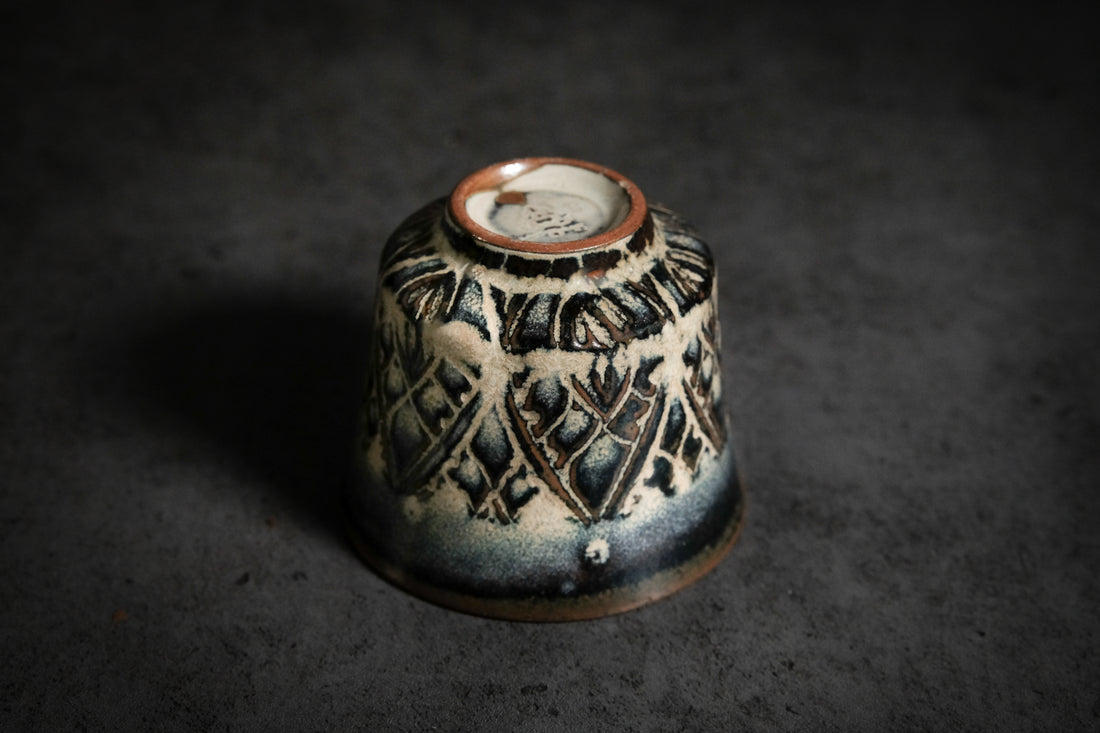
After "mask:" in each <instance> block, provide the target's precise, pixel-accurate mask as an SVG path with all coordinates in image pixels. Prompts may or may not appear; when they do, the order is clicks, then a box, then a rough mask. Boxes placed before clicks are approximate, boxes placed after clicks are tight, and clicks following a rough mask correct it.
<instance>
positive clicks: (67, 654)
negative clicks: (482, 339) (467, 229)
mask: <svg viewBox="0 0 1100 733" xmlns="http://www.w3.org/2000/svg"><path fill="white" fill-rule="evenodd" d="M30 8H31V6H30V5H29V4H27V5H26V7H25V8H23V9H20V8H19V7H17V8H16V9H9V10H7V11H5V23H4V27H5V30H4V31H3V33H4V34H5V36H7V38H8V40H7V41H6V42H5V43H4V44H3V52H2V53H3V79H4V89H5V95H4V96H5V99H6V102H5V105H4V106H5V110H4V112H3V113H2V114H0V119H2V120H3V128H2V134H3V140H4V143H3V184H2V185H3V189H2V190H3V203H2V206H3V209H2V211H3V217H2V229H0V237H2V243H0V247H2V251H0V267H2V270H0V482H2V488H0V620H2V624H0V729H3V730H6V731H7V730H32V729H37V730H84V729H90V730H134V729H146V730H215V729H217V730H221V729H227V730H248V729H253V730H341V729H361V730H372V731H376V730H410V731H423V730H468V731H475V730H476V731H495V730H500V731H506V730H532V731H556V730H582V729H583V730H632V731H658V730H661V731H663V730H707V731H711V730H812V731H821V730H890V729H892V730H1096V729H1097V728H1098V727H1100V684H1098V683H1100V656H1098V641H1100V639H1098V627H1100V621H1098V618H1100V593H1098V588H1097V571H1098V569H1100V531H1098V529H1097V526H1098V525H1097V522H1098V520H1100V507H1098V500H1097V490H1098V489H1100V461H1098V458H1097V453H1098V450H1097V447H1098V446H1100V429H1098V426H1100V391H1098V390H1100V387H1098V379H1097V375H1098V374H1100V348H1098V343H1100V327H1098V320H1100V319H1098V317H1097V308H1098V306H1100V288H1098V276H1100V247H1098V242H1097V236H1098V233H1100V201H1098V198H1100V197H1098V195H1097V194H1098V191H1100V188H1098V183H1100V155H1098V153H1100V150H1098V142H1097V140H1098V137H1097V130H1098V129H1100V125H1098V122H1100V109H1098V100H1097V92H1096V90H1097V89H1100V80H1098V69H1100V65H1098V62H1097V52H1096V50H1095V40H1094V38H1093V37H1092V34H1091V32H1090V31H1089V30H1088V25H1087V24H1086V22H1085V16H1084V15H1082V14H1074V13H1072V12H1070V11H1069V10H1067V9H1066V8H1064V7H1061V6H1051V5H1046V4H1044V5H1041V6H1040V5H1036V6H1035V7H1034V8H1031V9H1005V8H1003V7H1002V8H999V9H997V10H995V11H994V10H993V8H992V7H991V8H989V9H982V8H973V9H972V8H970V7H969V6H967V5H965V4H962V5H960V4H958V3H955V4H950V5H943V6H939V7H935V6H931V5H928V4H924V3H920V4H915V3H914V4H908V5H891V6H889V7H886V8H882V7H880V8H877V9H875V10H860V9H854V8H851V7H849V9H845V10H828V11H826V10H822V9H814V8H813V7H809V8H800V7H798V6H789V5H782V4H777V5H774V6H773V5H765V4H762V3H761V4H749V5H747V6H739V8H738V9H737V10H730V11H727V12H726V13H725V14H724V15H714V14H713V13H710V14H708V13H705V12H703V11H702V10H700V9H693V8H692V7H690V6H681V5H674V4H672V3H641V4H638V5H635V6H631V7H630V8H627V7H620V6H618V5H615V6H612V5H611V4H608V5H607V6H603V5H597V4H595V3H593V4H589V5H581V4H565V5H550V6H528V5H527V4H521V3H511V4H499V5H488V6H484V5H483V6H476V7H471V8H470V9H466V10H462V9H459V7H458V6H457V4H456V5H455V6H454V7H452V6H448V5H439V6H433V5H421V4H419V3H412V2H405V3H393V4H390V5H382V4H381V3H375V4H370V3H368V4H365V5H364V4H356V3H349V4H346V5H345V4H340V3H317V4H303V5H302V7H300V8H298V9H291V8H290V7H289V6H271V5H268V4H262V3H224V4H220V5H217V6H216V5H215V4H213V3H197V4H196V3H178V4H176V5H174V6H171V7H168V8H162V9H156V10H154V9H149V8H148V7H147V4H133V5H125V4H123V5H118V4H108V5H103V6H100V7H99V9H95V10H93V9H86V10H72V9H69V10H62V9H60V8H49V7H43V6H39V5H35V6H33V10H32V9H30ZM528 154H559V155H568V156H575V157H582V158H586V159H590V160H595V161H598V162H602V163H604V164H607V165H609V166H611V167H613V168H615V169H617V170H620V171H621V172H623V173H625V174H626V175H628V176H630V177H631V178H632V179H634V180H635V181H636V182H637V183H638V184H639V185H640V186H641V187H642V188H643V190H644V191H645V192H646V193H647V194H648V196H649V197H650V199H652V200H657V201H661V202H664V203H666V204H668V205H670V206H672V207H673V208H676V209H678V210H680V211H681V212H682V213H684V214H685V215H687V216H688V217H689V218H690V219H691V220H693V221H694V222H695V223H696V224H697V226H698V228H699V229H700V230H701V231H702V232H703V233H704V235H705V236H706V237H707V239H708V240H709V241H710V242H711V243H712V245H713V247H714V249H715V253H716V257H717V260H718V264H719V267H720V273H721V278H722V283H721V307H722V314H723V319H724V338H725V353H724V358H725V362H724V370H725V378H726V380H727V384H728V385H729V391H728V394H729V395H730V396H731V398H730V400H729V403H730V408H731V412H732V415H733V419H734V423H735V426H736V443H737V446H738V449H739V451H740V457H741V461H742V464H743V467H744V472H745V478H746V480H747V483H748V486H749V489H750V492H751V493H750V498H751V504H750V513H749V519H748V524H747V526H746V529H745V532H744V534H743V535H742V538H741V540H740V542H739V543H738V545H737V546H736V547H735V548H734V551H733V552H732V554H731V555H730V556H729V557H728V558H727V559H726V561H725V562H723V563H722V564H721V565H720V566H719V567H718V569H717V570H716V571H715V572H714V573H712V574H711V575H709V576H708V577H706V578H705V579H704V580H702V581H701V582H699V583H698V584H697V585H695V586H693V587H692V588H690V589H688V590H687V591H685V592H683V593H681V594H679V595H678V596H676V597H673V598H671V599H668V600H666V601H663V602H661V603H659V604H656V605H654V606H651V607H649V608H646V609H643V610H639V611H636V612H632V613H629V614H626V615H623V616H619V617H614V618H609V619H605V620H601V621H596V622H587V623H577V624H568V625H544V626H539V625H524V624H508V623H501V622H494V621H487V620H482V619H478V618H473V617H469V616H464V615H460V614H457V613H452V612H449V611H446V610H442V609H440V608H436V607H434V606H431V605H428V604H426V603H423V602H421V601H418V600H416V599H413V598H411V597H409V596H407V595H405V594H404V593H402V592H400V591H399V590H397V589H395V588H394V587H391V586H389V585H387V584H386V583H385V582H383V581H381V580H379V579H378V578H377V577H375V576H374V575H372V574H371V573H369V572H368V571H367V570H366V569H365V568H364V567H363V566H362V565H361V564H360V562H359V561H358V560H357V558H356V557H355V556H354V555H353V553H352V552H351V550H350V549H349V546H348V543H347V542H346V540H345V538H344V535H343V532H342V529H341V525H340V512H339V505H338V503H337V501H336V491H337V487H338V485H339V482H340V479H341V476H342V474H343V469H344V464H345V458H346V455H347V451H348V450H349V448H348V445H349V443H350V441H351V434H350V433H351V425H352V421H353V419H354V413H355V409H356V400H357V399H358V394H359V384H360V381H361V378H362V374H363V373H364V369H365V364H364V358H363V357H364V349H365V346H366V339H367V338H368V333H369V328H370V324H369V308H368V304H369V299H370V296H371V293H372V291H373V287H374V267H375V261H376V258H377V256H378V254H379V252H380V249H381V245H382V243H383V241H384V239H385V237H386V236H387V234H388V233H389V231H391V230H392V229H393V228H394V227H395V226H396V225H397V223H398V222H399V221H400V220H401V218H403V216H404V215H405V214H407V213H409V212H411V211H412V210H413V209H415V208H416V207H417V206H418V205H420V204H421V203H423V202H425V201H427V200H429V199H431V198H433V197H436V196H440V195H443V194H445V193H447V192H448V191H449V189H450V188H451V187H452V186H453V185H454V184H455V183H456V182H457V181H458V180H459V179H460V178H461V177H462V176H463V175H465V174H466V173H468V172H470V171H472V170H474V169H476V168H478V167H480V166H482V165H484V164H487V163H489V162H492V161H496V160H499V159H503V158H508V157H512V156H517V155H528Z"/></svg>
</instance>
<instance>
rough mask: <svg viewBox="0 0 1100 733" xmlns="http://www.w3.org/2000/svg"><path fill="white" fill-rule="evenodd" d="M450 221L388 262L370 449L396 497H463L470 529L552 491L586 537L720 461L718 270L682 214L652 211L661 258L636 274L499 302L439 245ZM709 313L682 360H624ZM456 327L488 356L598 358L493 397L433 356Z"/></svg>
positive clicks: (427, 226)
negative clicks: (693, 316)
mask: <svg viewBox="0 0 1100 733" xmlns="http://www.w3.org/2000/svg"><path fill="white" fill-rule="evenodd" d="M442 214H443V205H442V202H435V203H433V204H431V205H429V206H428V207H426V208H425V209H423V210H421V211H419V212H417V213H416V214H414V215H413V216H412V217H410V218H409V219H408V220H407V221H406V222H405V223H404V224H403V225H402V226H401V228H399V229H398V231H397V232H396V233H395V234H394V235H393V237H391V239H390V241H389V242H388V243H387V245H386V248H385V250H384V253H383V258H382V261H383V272H382V287H383V290H384V291H386V293H387V294H390V295H392V297H390V298H389V299H388V300H386V299H385V298H380V300H379V303H380V305H379V314H378V319H377V323H378V329H379V332H378V334H377V339H376V351H375V356H374V361H375V366H376V368H375V370H374V371H373V379H372V382H371V384H370V385H369V395H368V407H367V411H366V413H365V415H366V420H367V423H368V424H367V425H366V426H365V428H366V429H365V435H366V445H365V446H364V447H365V449H368V450H369V449H371V448H374V449H376V451H377V453H378V455H379V456H380V459H381V460H380V464H381V466H382V469H381V471H382V473H383V477H384V479H385V481H386V483H388V485H389V486H390V487H391V489H392V490H393V491H395V492H398V493H401V494H420V495H423V496H425V498H426V497H427V496H430V495H431V493H432V492H434V491H437V490H443V489H447V488H450V489H456V490H460V491H461V492H462V495H463V496H464V497H465V498H466V500H467V507H468V510H469V513H470V515H471V516H472V517H480V518H483V519H488V520H491V521H495V522H499V523H501V524H508V523H511V522H515V521H519V520H520V518H521V515H522V512H523V507H524V506H526V505H527V504H528V503H529V502H530V501H531V500H532V499H533V498H534V497H535V496H536V495H537V494H539V493H540V492H548V493H549V494H551V495H553V496H554V497H556V498H557V500H559V501H560V502H561V503H562V504H563V505H564V506H565V507H566V508H567V509H568V511H569V513H570V516H572V517H573V518H574V519H576V520H577V521H579V522H582V523H584V524H586V525H588V524H591V523H594V522H599V521H602V520H608V519H613V518H614V517H616V516H619V515H621V514H624V513H626V512H628V511H629V506H628V500H629V499H630V494H631V492H632V489H633V488H635V487H650V488H655V489H659V490H660V492H662V493H664V494H666V495H669V494H672V493H674V492H675V491H676V477H677V475H678V473H679V474H681V475H687V476H690V474H691V472H692V471H694V470H695V467H696V466H697V465H698V462H699V460H700V457H701V455H702V454H703V453H704V452H707V451H709V452H710V453H712V454H714V455H718V454H720V453H721V452H722V451H723V450H724V446H725V439H726V436H725V425H724V421H723V412H722V410H721V406H720V404H718V402H719V399H720V389H719V387H718V381H719V371H718V351H719V344H718V334H717V329H716V321H715V316H714V308H713V305H712V304H711V303H710V299H711V298H712V290H713V283H714V274H713V267H712V263H711V260H710V256H709V254H708V252H707V250H706V246H705V245H704V244H703V243H702V242H701V241H699V240H698V239H697V238H696V237H695V236H694V235H693V234H692V233H691V231H690V229H688V228H687V227H686V226H685V225H684V224H683V222H682V221H680V220H679V219H678V218H676V217H675V215H672V214H671V213H669V212H664V211H661V210H653V212H652V215H653V216H654V218H655V219H656V220H657V221H658V223H659V224H660V226H661V229H663V231H664V241H665V243H666V248H665V255H664V256H663V257H650V258H648V259H647V258H645V257H641V258H640V259H639V261H640V262H641V263H643V264H644V265H645V269H644V271H643V272H641V274H640V275H637V276H636V277H633V278H627V277H619V278H612V277H598V278H596V282H595V284H594V285H593V286H592V287H590V288H589V289H587V290H580V291H576V290H574V291H573V292H567V291H561V290H549V291H541V292H540V291H537V290H530V289H529V290H524V291H515V292H505V291H504V289H503V288H502V287H497V285H498V284H499V282H497V283H496V284H492V285H490V284H488V283H484V284H483V282H481V281H479V280H478V279H475V278H474V277H473V276H471V275H470V273H469V272H468V271H466V270H463V269H461V268H456V267H454V266H452V265H450V264H448V262H453V261H454V260H455V257H456V254H455V253H454V252H451V251H445V250H444V249H442V248H445V247H447V246H448V245H447V244H446V243H447V239H446V238H445V237H443V236H441V233H440V226H441V218H442ZM635 269H637V268H635ZM603 274H604V273H602V272H600V273H597V275H599V276H602V275H603ZM387 297H389V296H387ZM383 300H386V302H388V303H392V304H393V306H396V308H397V309H398V311H399V312H392V307H393V306H390V308H391V309H390V310H387V309H386V308H385V307H384V306H383V305H382V303H383ZM699 307H704V308H705V309H706V310H704V311H700V312H701V313H704V314H707V315H705V317H704V318H703V320H702V324H703V325H702V328H701V329H700V332H699V334H698V335H697V336H695V337H693V338H692V339H691V340H690V342H689V344H688V347H687V349H686V350H685V351H684V353H683V354H682V355H680V354H677V355H674V356H671V355H668V354H660V353H655V352H654V351H653V350H648V351H647V350H644V349H642V350H637V349H630V348H626V347H627V345H628V344H630V343H631V342H634V341H637V340H645V339H648V338H650V337H652V336H654V335H656V334H659V333H660V332H661V331H662V329H663V328H664V327H665V326H666V325H667V324H669V323H671V322H674V321H676V319H677V318H683V317H685V316H687V315H688V314H689V313H692V312H693V311H694V310H695V309H696V308H699ZM490 315H491V316H493V317H489V316H490ZM455 322H461V323H465V324H468V325H469V326H472V327H473V329H474V331H475V332H476V333H477V335H478V337H479V338H480V339H481V340H482V341H485V342H489V343H490V344H493V346H487V347H486V348H487V349H488V350H492V349H502V350H503V351H504V352H505V353H507V354H514V355H523V354H529V353H531V352H534V351H537V350H547V349H551V350H552V349H556V350H561V351H565V352H588V353H589V354H591V357H590V360H589V365H590V366H589V368H588V370H587V371H583V370H582V371H580V372H579V373H577V372H574V373H569V374H557V373H554V374H550V375H547V373H546V370H542V372H539V373H533V372H532V370H531V369H530V368H521V369H519V370H517V371H515V372H514V373H512V374H511V378H510V379H509V380H508V381H507V384H506V386H505V387H504V389H503V390H500V389H495V390H494V391H493V393H490V390H489V389H488V388H487V387H485V386H484V384H483V381H482V378H481V377H482V374H481V368H480V366H479V365H478V364H476V363H470V362H467V361H462V360H457V359H455V358H453V356H452V357H451V358H448V357H444V356H442V355H440V354H434V353H430V349H429V348H427V347H426V346H425V336H424V328H425V325H426V324H429V323H436V324H449V323H455ZM680 359H682V363H680V364H676V363H675V362H676V361H678V360H680Z"/></svg>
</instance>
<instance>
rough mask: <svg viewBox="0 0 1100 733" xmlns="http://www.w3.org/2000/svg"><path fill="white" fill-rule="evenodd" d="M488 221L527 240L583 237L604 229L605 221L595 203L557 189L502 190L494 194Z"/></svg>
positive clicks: (569, 239)
mask: <svg viewBox="0 0 1100 733" xmlns="http://www.w3.org/2000/svg"><path fill="white" fill-rule="evenodd" d="M516 194H518V196H517V195H516ZM489 221H490V222H491V223H492V225H493V228H494V229H496V230H497V231H499V232H501V233H502V234H505V235H507V236H509V237H511V238H512V239H520V240H524V241H527V242H568V241H575V240H577V239H584V238H585V237H592V236H595V235H597V234H599V233H600V232H602V231H604V230H605V229H606V228H607V224H608V223H609V222H608V217H607V216H605V215H604V212H603V210H602V209H600V207H599V206H597V205H596V204H595V203H593V202H592V201H589V200H588V199H586V198H584V197H583V196H577V195H576V194H570V193H564V192H561V191H528V192H526V193H522V192H519V191H506V192H504V193H502V194H500V195H499V196H497V197H496V200H495V201H494V203H493V207H492V208H491V209H490V210H489Z"/></svg>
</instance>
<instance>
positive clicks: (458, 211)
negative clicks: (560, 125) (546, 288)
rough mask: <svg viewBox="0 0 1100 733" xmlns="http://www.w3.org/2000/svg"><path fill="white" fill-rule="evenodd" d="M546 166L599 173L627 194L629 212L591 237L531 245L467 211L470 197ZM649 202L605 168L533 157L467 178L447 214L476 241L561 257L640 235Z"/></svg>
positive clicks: (623, 178) (631, 184) (496, 165)
mask: <svg viewBox="0 0 1100 733" xmlns="http://www.w3.org/2000/svg"><path fill="white" fill-rule="evenodd" d="M544 165H565V166H572V167H575V168H583V169H585V170H589V171H593V172H595V173H599V174H600V175H602V176H604V177H605V178H608V179H610V180H611V181H613V182H615V183H616V184H618V185H619V186H620V187H621V188H622V189H623V190H624V192H625V193H626V194H627V197H628V201H629V204H628V206H629V209H628V211H627V213H626V216H625V217H624V218H623V220H622V221H621V222H619V223H618V224H617V225H615V226H614V227H612V228H611V229H608V230H606V231H603V232H600V233H599V234H596V235H594V236H591V237H584V238H582V239H573V240H569V241H562V242H532V241H528V240H525V239H515V238H512V237H509V236H506V235H504V234H499V233H497V232H494V231H492V230H490V229H488V228H486V227H484V226H482V225H481V224H479V223H478V222H477V221H475V220H474V218H473V217H472V216H470V214H469V212H468V211H467V210H466V201H467V199H469V198H470V197H471V196H473V195H474V194H476V193H479V192H481V191H491V190H493V189H495V188H499V187H500V186H502V185H503V184H505V183H507V182H508V181H510V180H512V179H514V178H517V177H518V176H520V175H523V174H525V173H530V172H531V171H534V170H536V169H537V168H541V167H542V166H544ZM646 210H647V207H646V200H645V196H643V195H642V192H641V190H640V189H639V188H638V186H637V185H635V184H634V182H633V181H631V180H630V179H628V178H627V177H626V176H624V175H622V174H621V173H618V172H616V171H614V170H612V169H610V168H608V167H606V166H602V165H598V164H596V163H590V162H588V161H585V160H577V159H575V158H562V157H553V156H532V157H526V158H512V159H511V160H505V161H501V162H499V163H494V164H492V165H489V166H486V167H485V168H482V169H481V170H478V171H475V172H474V173H471V174H470V175H468V176H466V177H465V178H463V179H462V181H460V182H459V184H458V186H456V187H455V189H454V192H453V193H451V196H450V199H449V201H448V213H450V215H451V218H452V219H453V220H454V222H455V224H456V225H457V226H459V227H460V228H461V229H464V230H466V231H467V232H469V233H470V234H471V235H472V236H473V237H475V238H476V239H478V240H480V241H482V242H485V243H486V244H491V245H494V246H496V247H501V248H503V249H508V250H513V251H517V252H526V253H528V254H548V255H558V254H565V253H569V252H579V251H582V250H588V249H594V248H597V247H604V246H607V245H609V244H613V243H615V242H618V241H620V240H622V239H625V238H627V237H630V236H631V235H633V234H634V233H635V232H637V231H638V230H639V229H640V228H641V226H642V224H643V222H644V221H645V216H646Z"/></svg>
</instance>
